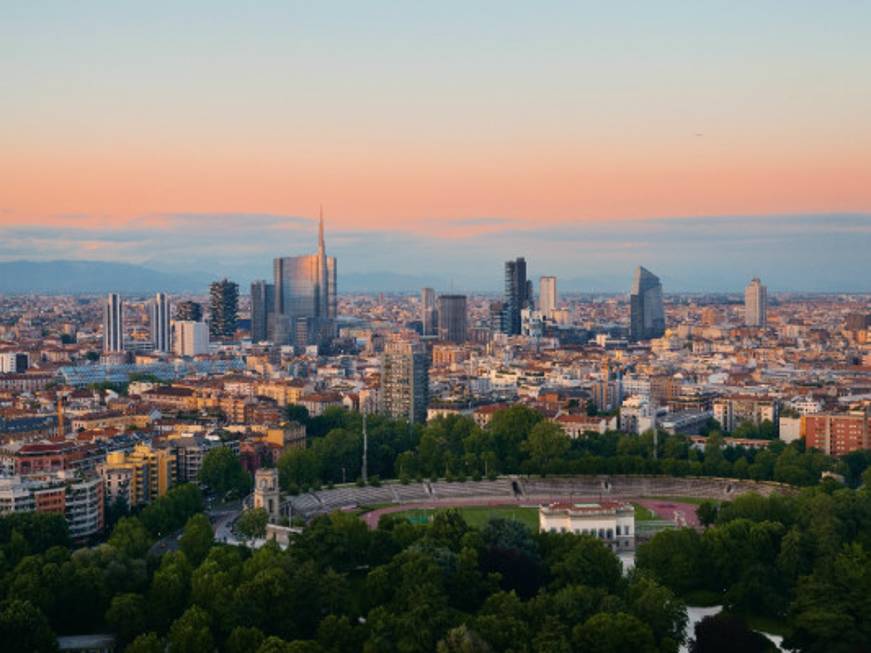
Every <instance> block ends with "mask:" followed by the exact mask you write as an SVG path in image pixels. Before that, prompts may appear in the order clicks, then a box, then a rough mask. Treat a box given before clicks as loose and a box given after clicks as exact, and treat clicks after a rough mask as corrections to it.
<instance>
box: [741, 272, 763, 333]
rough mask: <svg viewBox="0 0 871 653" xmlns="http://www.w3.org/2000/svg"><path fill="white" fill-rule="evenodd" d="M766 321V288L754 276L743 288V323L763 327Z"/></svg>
mask: <svg viewBox="0 0 871 653" xmlns="http://www.w3.org/2000/svg"><path fill="white" fill-rule="evenodd" d="M767 322H768V289H767V288H766V287H765V286H763V285H762V282H761V281H760V280H759V278H758V277H757V278H754V279H753V280H752V281H751V282H750V283H749V284H747V287H746V288H745V289H744V324H746V325H747V326H755V327H764V326H765V325H766V323H767Z"/></svg>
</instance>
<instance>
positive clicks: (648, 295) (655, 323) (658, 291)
mask: <svg viewBox="0 0 871 653" xmlns="http://www.w3.org/2000/svg"><path fill="white" fill-rule="evenodd" d="M664 333H665V309H664V308H663V306H662V283H660V281H659V277H657V276H656V275H655V274H653V272H651V271H650V270H648V269H646V268H643V267H641V266H639V267H638V268H636V270H635V275H634V277H633V278H632V292H631V294H630V296H629V337H630V338H631V339H632V340H649V339H650V338H661V337H662V335H663V334H664Z"/></svg>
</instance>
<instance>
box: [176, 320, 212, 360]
mask: <svg viewBox="0 0 871 653" xmlns="http://www.w3.org/2000/svg"><path fill="white" fill-rule="evenodd" d="M172 326H173V329H174V331H175V337H174V338H173V343H174V345H175V354H176V356H201V355H203V354H208V353H209V325H208V323H207V322H192V321H190V320H176V321H175V322H173V323H172Z"/></svg>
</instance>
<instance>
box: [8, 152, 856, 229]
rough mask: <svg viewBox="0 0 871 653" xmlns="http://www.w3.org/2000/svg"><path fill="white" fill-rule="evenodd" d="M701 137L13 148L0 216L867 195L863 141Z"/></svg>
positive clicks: (542, 209) (112, 221)
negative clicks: (342, 152) (749, 143)
mask: <svg viewBox="0 0 871 653" xmlns="http://www.w3.org/2000/svg"><path fill="white" fill-rule="evenodd" d="M703 139H704V136H701V137H698V140H700V141H701V140H703ZM699 149H700V148H698V147H697V146H696V145H695V143H692V142H691V143H689V145H686V146H684V147H683V148H674V151H672V152H671V153H670V156H669V153H665V152H662V153H659V152H653V151H648V152H641V153H639V154H638V155H637V156H635V157H629V156H614V155H611V156H603V157H593V156H589V155H588V156H583V155H582V154H579V153H574V152H566V153H562V154H560V153H557V154H556V155H554V153H553V151H552V150H547V149H543V150H542V151H529V150H527V151H525V152H523V153H522V156H520V157H518V158H516V159H514V160H504V159H500V158H499V155H498V153H497V155H496V156H494V157H493V158H492V159H491V158H490V157H481V156H477V157H476V156H467V157H456V158H450V157H441V158H440V159H433V158H429V157H427V156H420V155H419V153H417V152H405V153H402V155H401V156H400V155H398V154H397V153H396V152H390V153H387V152H382V153H374V154H373V156H370V157H368V158H366V159H365V160H364V159H363V157H358V156H355V155H354V154H353V153H351V154H349V155H348V156H346V157H343V158H337V159H327V158H326V157H324V158H322V159H319V160H311V159H309V160H306V161H305V162H299V161H297V162H294V161H292V160H290V159H284V160H282V159H281V158H279V157H269V156H258V155H257V154H256V153H246V152H242V153H240V154H238V155H237V156H234V154H233V153H232V152H229V151H226V152H222V153H220V154H219V155H218V156H211V155H203V156H194V155H191V154H189V153H188V154H181V155H179V156H170V155H169V153H164V154H163V155H162V156H157V155H154V154H151V155H149V154H148V153H145V154H143V155H141V156H137V155H136V153H131V152H122V153H118V154H113V153H107V152H89V151H85V152H81V153H76V154H75V155H73V154H66V155H64V154H63V153H54V154H49V153H45V154H41V155H40V154H38V153H37V154H34V153H22V155H21V156H18V157H14V158H9V157H3V158H2V159H0V178H2V179H3V180H4V186H5V189H4V192H3V195H2V199H0V201H2V205H0V210H2V213H0V224H2V225H4V226H10V225H27V224H33V223H38V224H42V225H56V226H81V227H112V226H114V227H120V226H122V225H123V224H124V223H125V222H126V221H128V220H130V219H133V218H141V217H142V216H154V215H160V214H168V213H232V212H251V213H272V214H282V215H304V216H311V215H313V214H315V213H316V211H317V207H318V205H319V204H321V203H324V204H325V205H326V207H327V214H328V216H329V218H330V222H331V225H332V226H335V227H339V228H344V229H355V228H359V229H370V228H372V229H378V228H399V229H403V230H410V231H417V232H423V233H432V232H434V231H440V230H442V229H444V228H445V226H446V224H445V222H444V221H445V220H447V221H450V220H451V219H469V218H477V217H499V218H505V219H510V220H516V221H518V222H519V223H521V224H523V225H525V226H530V225H534V224H536V223H538V222H541V221H544V222H546V223H548V224H560V223H567V222H568V223H572V222H578V221H583V220H613V219H621V218H645V217H660V216H699V215H765V214H784V213H817V212H861V211H867V210H868V209H869V208H871V152H867V153H865V154H864V156H863V155H862V154H861V153H856V154H855V155H853V156H849V153H845V152H843V151H841V152H837V153H825V152H821V153H819V155H818V156H817V155H816V153H813V154H812V155H811V154H805V155H804V156H794V155H792V154H791V153H788V154H783V155H778V153H775V152H772V151H770V150H768V151H765V152H751V151H747V150H745V151H731V152H722V151H721V150H718V149H717V148H711V149H712V150H713V151H699ZM210 154H211V153H210ZM379 154H380V155H381V156H379ZM503 154H504V153H503ZM827 155H828V156H827ZM476 159H477V160H476Z"/></svg>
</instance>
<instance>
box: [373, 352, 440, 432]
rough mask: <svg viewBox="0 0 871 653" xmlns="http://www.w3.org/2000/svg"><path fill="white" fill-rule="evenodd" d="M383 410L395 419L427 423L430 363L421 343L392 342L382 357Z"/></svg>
mask: <svg viewBox="0 0 871 653" xmlns="http://www.w3.org/2000/svg"><path fill="white" fill-rule="evenodd" d="M381 402H382V410H383V412H384V413H386V414H387V415H390V416H391V417H393V418H394V419H406V420H408V421H409V422H417V423H424V422H425V421H426V413H427V407H428V406H429V360H428V357H427V354H426V350H425V349H424V348H423V346H422V345H420V344H419V343H414V342H406V341H393V342H388V343H386V344H385V345H384V353H383V354H382V355H381Z"/></svg>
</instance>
